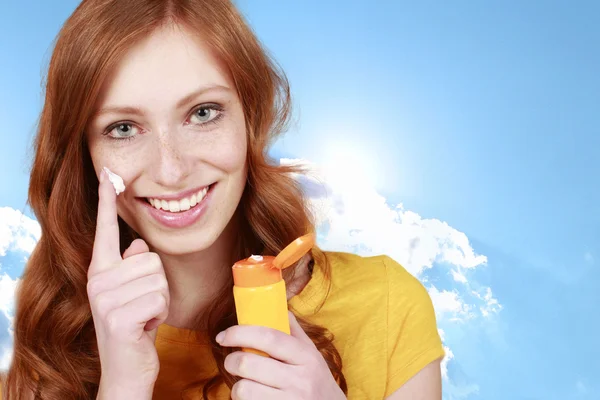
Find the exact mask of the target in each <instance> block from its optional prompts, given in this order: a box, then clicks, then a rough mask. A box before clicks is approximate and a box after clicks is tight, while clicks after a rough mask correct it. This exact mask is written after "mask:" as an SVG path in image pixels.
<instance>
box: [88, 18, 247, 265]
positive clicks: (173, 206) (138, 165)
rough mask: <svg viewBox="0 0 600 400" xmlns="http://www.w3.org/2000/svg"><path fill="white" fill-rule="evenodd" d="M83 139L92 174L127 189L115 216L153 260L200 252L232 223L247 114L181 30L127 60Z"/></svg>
mask: <svg viewBox="0 0 600 400" xmlns="http://www.w3.org/2000/svg"><path fill="white" fill-rule="evenodd" d="M86 137H87V140H88V143H89V151H90V154H91V157H92V161H93V164H94V169H95V170H96V174H97V175H98V176H99V174H100V171H101V170H102V167H104V166H106V167H108V168H109V169H110V170H112V171H113V172H115V173H116V174H118V175H120V176H121V177H122V178H123V180H124V182H125V186H126V190H125V192H123V193H121V194H120V195H119V196H118V198H117V206H118V213H119V215H120V216H121V218H123V219H124V220H125V221H126V222H127V224H128V225H129V226H131V227H132V228H133V229H135V230H136V231H137V232H138V233H139V234H140V235H141V236H142V237H143V238H144V239H145V240H146V241H148V243H149V244H150V245H151V247H153V248H155V249H156V250H158V251H160V252H163V253H166V254H189V253H193V252H197V251H201V250H204V249H206V248H208V247H210V246H211V245H212V244H213V243H214V242H215V241H216V240H217V238H219V236H220V235H221V233H222V232H223V231H224V229H225V228H226V226H227V224H228V223H229V222H230V220H231V218H232V216H233V214H234V212H235V210H236V208H237V206H238V203H239V201H240V198H241V196H242V192H243V190H244V186H245V182H246V146H247V142H246V129H245V121H244V114H243V110H242V106H241V103H240V100H239V98H238V96H237V94H236V92H235V88H234V86H233V83H232V81H231V79H230V77H229V75H228V74H227V72H226V70H225V68H224V66H223V65H222V64H221V63H220V62H219V61H218V60H217V59H216V58H215V57H213V55H212V54H211V53H210V52H209V51H208V49H207V47H206V46H205V45H204V44H203V43H202V42H201V41H200V40H198V39H197V38H194V37H192V36H191V35H189V34H187V33H186V31H185V30H183V29H182V28H179V27H168V28H164V29H161V30H158V31H156V32H155V33H154V34H152V35H151V36H149V37H148V38H146V39H145V40H144V41H143V42H141V43H139V44H138V45H137V46H135V47H134V48H132V49H131V50H130V52H129V53H128V54H127V56H126V57H125V58H124V59H123V60H122V61H121V63H120V64H119V65H118V67H117V68H116V70H115V71H114V73H113V75H111V77H110V79H108V81H107V84H106V86H105V87H104V88H103V89H102V93H101V96H100V100H99V103H98V104H97V107H96V112H95V113H94V116H93V117H92V118H91V120H90V123H89V125H88V127H87V129H86Z"/></svg>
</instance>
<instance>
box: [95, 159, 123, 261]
mask: <svg viewBox="0 0 600 400" xmlns="http://www.w3.org/2000/svg"><path fill="white" fill-rule="evenodd" d="M121 259H122V258H121V251H120V245H119V221H118V218H117V195H116V193H115V189H114V187H113V185H112V183H111V182H110V181H109V180H108V176H107V173H106V171H105V170H102V172H101V174H100V185H99V186H98V216H97V218H96V236H95V239H94V250H93V252H92V260H93V262H92V264H93V265H95V267H96V268H95V271H94V272H100V270H104V269H105V268H102V266H106V268H107V267H109V266H111V265H112V264H113V263H114V262H115V261H119V260H121ZM98 266H100V268H98Z"/></svg>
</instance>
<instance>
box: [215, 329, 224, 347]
mask: <svg viewBox="0 0 600 400" xmlns="http://www.w3.org/2000/svg"><path fill="white" fill-rule="evenodd" d="M224 339H225V331H223V332H220V333H219V334H218V335H217V337H216V338H215V340H216V341H217V343H219V344H221V343H223V340H224Z"/></svg>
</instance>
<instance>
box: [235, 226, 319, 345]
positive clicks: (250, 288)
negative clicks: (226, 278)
mask: <svg viewBox="0 0 600 400" xmlns="http://www.w3.org/2000/svg"><path fill="white" fill-rule="evenodd" d="M314 244H315V235H314V234H312V233H309V234H307V235H304V236H302V237H299V238H298V239H296V240H294V241H293V242H292V243H290V244H289V245H288V246H287V247H286V248H285V249H283V250H282V251H281V252H280V253H279V254H278V255H277V256H276V257H273V256H251V257H249V258H246V259H244V260H240V261H238V262H236V263H235V264H234V265H233V267H232V270H233V282H234V286H233V297H234V300H235V309H236V313H237V319H238V324H239V325H260V326H266V327H269V328H273V329H277V330H280V331H281V332H285V333H287V334H288V335H289V334H290V320H289V317H288V305H287V293H286V287H285V281H284V280H283V277H282V273H281V271H282V270H283V269H285V268H287V267H289V266H290V265H292V264H294V263H295V262H296V261H298V260H299V259H300V258H302V256H303V255H304V254H306V253H307V252H308V251H309V250H310V249H311V248H312V247H313V246H314ZM243 350H244V351H247V352H251V353H256V354H260V355H263V356H267V357H268V355H267V354H265V353H263V352H261V351H258V350H254V349H243Z"/></svg>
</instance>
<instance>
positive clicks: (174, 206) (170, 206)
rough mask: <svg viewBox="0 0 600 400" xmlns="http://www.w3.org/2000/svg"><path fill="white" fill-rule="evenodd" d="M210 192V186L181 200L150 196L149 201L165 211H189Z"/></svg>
mask: <svg viewBox="0 0 600 400" xmlns="http://www.w3.org/2000/svg"><path fill="white" fill-rule="evenodd" d="M207 192H208V187H205V188H204V189H202V190H200V191H199V192H198V193H194V194H193V195H191V196H189V197H186V198H184V199H181V200H169V201H166V200H159V199H153V198H148V202H149V203H150V204H151V205H152V206H154V208H156V209H157V210H161V209H162V210H165V211H170V212H180V211H187V210H189V209H190V208H192V207H195V206H196V205H197V204H198V203H200V202H201V201H202V200H203V199H204V196H206V193H207Z"/></svg>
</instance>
